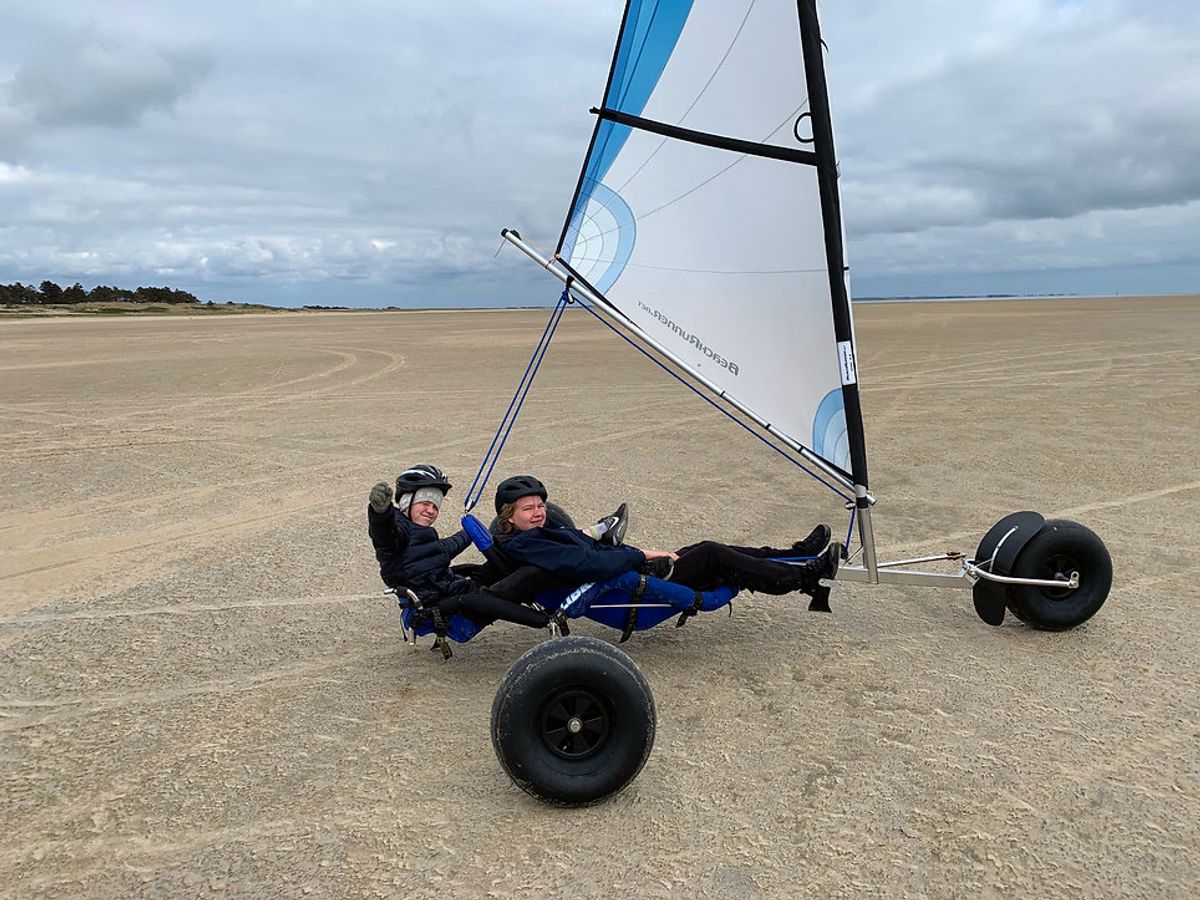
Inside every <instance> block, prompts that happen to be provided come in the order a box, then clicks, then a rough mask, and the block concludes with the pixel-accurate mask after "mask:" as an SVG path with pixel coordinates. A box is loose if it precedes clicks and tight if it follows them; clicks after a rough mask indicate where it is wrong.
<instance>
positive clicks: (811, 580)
mask: <svg viewBox="0 0 1200 900" xmlns="http://www.w3.org/2000/svg"><path fill="white" fill-rule="evenodd" d="M547 495H548V493H547V491H546V487H545V485H543V484H542V483H541V482H540V481H539V480H538V479H536V478H534V477H533V476H531V475H517V476H514V477H513V478H508V479H506V480H505V481H503V482H502V483H501V484H500V486H499V487H498V488H497V489H496V513H497V515H498V516H499V517H500V530H501V535H500V541H499V543H500V547H501V549H502V551H503V552H504V554H505V555H506V556H507V557H508V558H509V559H511V560H512V561H513V562H514V563H515V564H517V565H522V566H526V565H529V566H537V567H539V568H541V569H545V570H546V571H547V572H550V573H551V574H553V575H556V576H558V577H560V578H562V579H564V580H568V581H570V582H571V583H572V584H585V583H587V582H591V581H602V580H604V579H607V578H614V577H616V576H617V575H622V574H624V573H626V572H632V571H640V572H644V573H646V574H648V575H654V576H656V577H659V578H665V579H668V580H670V581H673V582H675V583H677V584H682V585H684V586H685V587H689V588H692V589H693V590H698V591H707V590H712V589H713V588H716V587H719V586H720V585H731V586H733V587H737V588H742V589H746V590H751V591H758V592H760V593H763V594H787V593H791V592H792V591H803V592H804V593H808V594H811V593H812V592H813V590H814V589H815V588H816V587H817V584H818V582H819V580H820V579H821V578H832V577H833V576H834V575H836V574H837V567H838V557H839V556H840V554H841V545H839V544H837V543H832V544H831V543H829V537H830V530H829V526H828V525H818V526H817V527H816V528H814V529H813V531H812V533H811V534H810V535H809V536H808V537H806V538H804V539H803V540H799V541H796V542H795V543H794V544H792V546H791V547H789V548H787V549H780V548H775V547H734V546H730V545H728V544H722V543H718V542H716V541H701V542H700V543H697V544H691V545H689V546H687V547H682V548H680V549H679V550H676V551H673V552H672V551H664V550H639V549H637V548H635V547H630V546H628V545H626V546H624V547H606V546H604V545H602V544H599V543H597V542H596V541H594V540H592V539H590V538H588V537H587V536H585V535H582V534H580V533H579V532H577V531H574V530H573V529H567V528H559V527H556V526H555V525H553V524H552V523H550V522H548V521H547V520H546V508H545V503H546V498H547ZM822 550H823V551H824V552H821V551H822ZM817 553H820V555H819V556H817V557H816V559H813V560H811V561H809V562H805V563H799V564H792V563H785V562H778V561H777V560H776V559H774V558H773V557H791V556H814V555H816V554H817Z"/></svg>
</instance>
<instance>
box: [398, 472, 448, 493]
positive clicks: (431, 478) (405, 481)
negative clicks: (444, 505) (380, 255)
mask: <svg viewBox="0 0 1200 900" xmlns="http://www.w3.org/2000/svg"><path fill="white" fill-rule="evenodd" d="M425 487H431V488H438V489H439V490H441V491H443V492H447V493H448V492H449V491H450V480H449V479H448V478H447V477H446V473H445V472H443V471H442V470H441V469H439V468H438V467H437V466H425V465H420V466H412V467H411V468H408V469H405V470H404V471H403V472H401V473H400V474H399V475H397V476H396V499H397V500H399V499H400V497H402V496H403V495H404V494H411V493H412V492H413V491H417V490H420V489H421V488H425Z"/></svg>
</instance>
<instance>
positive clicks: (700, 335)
mask: <svg viewBox="0 0 1200 900" xmlns="http://www.w3.org/2000/svg"><path fill="white" fill-rule="evenodd" d="M822 54H823V50H822V47H821V42H820V34H819V31H818V26H817V19H816V9H815V0H800V2H799V3H797V0H629V2H628V3H627V5H626V8H625V14H624V18H623V21H622V24H621V31H620V36H619V38H618V42H617V48H616V53H615V55H614V58H613V63H612V69H611V72H610V76H609V82H608V86H607V89H606V90H605V94H604V101H603V106H602V108H601V109H600V110H598V111H597V112H598V115H599V120H598V122H597V127H596V130H595V132H594V134H593V137H592V142H591V146H590V148H589V150H588V154H587V158H586V160H585V162H584V167H583V172H582V174H581V176H580V180H579V184H578V187H577V190H576V195H575V197H574V199H573V201H572V204H571V208H570V212H569V215H568V217H567V222H566V224H565V226H564V228H563V232H562V236H561V238H560V241H559V245H558V248H557V255H558V257H559V259H560V260H561V261H565V262H566V264H567V265H568V267H569V269H570V270H571V272H572V273H573V274H575V275H576V276H577V277H579V278H581V279H582V280H584V281H586V283H587V284H588V285H589V286H590V287H591V288H593V289H594V291H595V292H597V293H598V294H599V295H601V296H602V297H603V299H604V300H605V302H607V303H608V304H609V305H610V306H611V307H612V309H613V310H615V311H616V312H617V313H619V314H620V315H621V316H622V317H624V318H625V319H627V320H628V321H629V322H630V323H632V324H633V325H635V326H636V328H637V329H638V330H640V331H641V332H643V333H644V334H646V335H647V336H649V337H650V338H652V339H653V340H654V341H656V342H658V343H659V344H660V345H661V346H662V347H663V348H665V349H666V350H668V351H669V352H670V354H671V355H672V356H673V357H674V358H675V359H676V360H677V361H679V362H680V363H681V364H682V365H683V366H684V367H685V368H688V369H691V370H692V371H694V372H696V373H698V374H699V375H701V376H703V378H704V379H706V380H707V381H708V382H709V383H710V384H711V385H713V386H715V388H716V389H717V390H718V391H720V392H722V393H723V394H724V395H725V396H726V397H728V398H730V399H731V400H732V401H734V403H735V404H736V405H738V406H739V407H741V408H743V409H744V410H746V411H747V412H749V413H751V414H752V415H753V416H754V417H755V418H757V419H758V420H759V421H760V422H763V423H768V424H769V425H770V426H771V428H772V430H774V431H776V432H778V433H780V434H782V435H784V436H786V437H787V438H788V439H789V440H790V441H791V442H794V443H795V444H796V445H797V446H800V447H802V448H805V449H806V450H808V451H810V452H811V453H812V454H814V455H816V456H817V457H819V458H820V459H822V460H823V461H825V462H826V463H828V464H829V465H830V466H832V467H834V468H835V469H836V470H838V471H840V472H842V473H844V474H845V475H846V476H847V478H848V479H852V480H853V483H855V484H857V485H859V486H861V487H864V488H865V486H866V483H867V482H866V474H867V473H866V455H865V449H864V447H863V437H862V419H861V412H860V407H859V402H858V376H857V366H856V364H855V354H854V337H853V324H852V321H851V317H850V306H849V301H848V286H847V280H846V266H845V262H844V251H843V243H844V242H843V236H842V226H841V215H840V210H839V203H838V195H837V163H836V157H835V156H834V151H833V135H832V128H831V125H830V122H829V111H828V101H827V98H826V93H825V80H824V64H823V59H822Z"/></svg>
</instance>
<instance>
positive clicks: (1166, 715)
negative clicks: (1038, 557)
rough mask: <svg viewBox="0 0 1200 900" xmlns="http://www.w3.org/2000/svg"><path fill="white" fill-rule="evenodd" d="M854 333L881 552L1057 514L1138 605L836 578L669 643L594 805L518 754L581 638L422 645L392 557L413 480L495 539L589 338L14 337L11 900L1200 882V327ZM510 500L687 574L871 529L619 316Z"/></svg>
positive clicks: (578, 325) (6, 857)
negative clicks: (492, 515)
mask: <svg viewBox="0 0 1200 900" xmlns="http://www.w3.org/2000/svg"><path fill="white" fill-rule="evenodd" d="M855 315H856V326H857V332H858V341H859V354H860V364H861V370H860V372H861V377H862V380H863V405H864V411H865V412H864V415H865V418H866V428H867V438H868V448H869V458H870V466H871V487H872V490H873V492H874V493H875V494H876V495H877V497H878V498H879V503H878V506H877V507H876V513H875V527H876V539H877V545H878V547H879V551H880V554H881V556H882V557H884V558H893V559H895V558H904V557H910V556H916V555H925V554H927V553H938V552H942V551H944V550H949V549H957V550H963V551H966V552H968V553H969V552H972V551H974V549H975V545H976V544H977V542H978V540H979V538H980V537H981V536H982V534H983V533H984V532H985V531H986V530H987V529H988V527H989V526H990V525H991V524H992V523H993V522H995V521H996V520H997V519H999V518H1000V517H1001V516H1003V515H1005V514H1006V513H1008V512H1011V511H1014V510H1019V509H1036V510H1039V511H1041V512H1043V513H1045V514H1046V515H1048V516H1059V517H1068V518H1074V519H1078V520H1081V521H1083V522H1084V523H1086V524H1088V525H1089V526H1090V527H1092V528H1093V529H1095V530H1096V531H1097V532H1098V533H1099V534H1100V535H1101V536H1102V537H1103V538H1104V539H1105V541H1106V542H1107V543H1108V546H1109V548H1110V550H1111V552H1112V556H1113V560H1114V569H1115V577H1114V585H1113V590H1112V594H1111V597H1110V599H1109V601H1108V604H1107V605H1106V606H1105V607H1104V608H1103V609H1102V610H1101V612H1100V613H1099V615H1097V616H1096V618H1094V619H1093V620H1092V621H1090V622H1088V623H1087V624H1086V625H1084V626H1082V627H1081V628H1079V629H1077V630H1075V631H1072V632H1068V633H1063V634H1049V633H1043V632H1037V631H1033V630H1030V629H1028V628H1026V627H1025V626H1023V625H1021V624H1020V623H1019V622H1015V621H1013V620H1012V619H1011V618H1010V620H1009V621H1007V622H1006V623H1005V624H1004V626H1003V627H1001V628H998V629H993V628H989V627H988V626H986V625H984V624H982V623H981V622H980V621H979V620H978V619H977V618H976V616H975V613H974V611H973V609H972V607H971V603H970V595H969V593H968V592H966V591H958V590H932V589H926V588H896V587H881V586H874V587H872V586H865V585H838V586H836V587H835V590H834V595H833V608H834V612H833V614H832V615H822V614H817V613H809V612H808V611H807V610H806V604H805V602H804V600H805V599H806V598H803V597H801V596H799V595H793V596H789V597H782V598H771V597H762V596H755V595H745V596H743V597H741V598H739V599H738V600H737V601H735V603H734V612H733V616H732V617H731V618H727V617H726V616H725V615H724V613H720V614H713V615H708V616H701V617H698V618H697V619H694V620H693V621H692V622H691V623H690V624H689V625H688V626H687V627H686V628H682V629H675V628H672V627H669V626H668V627H664V628H660V629H656V630H655V631H652V632H647V633H643V634H640V635H637V636H635V637H634V639H633V640H632V641H631V642H630V643H628V644H626V645H625V648H626V649H627V650H628V652H629V653H630V655H631V656H633V658H634V659H635V660H636V661H637V662H638V664H639V665H640V666H641V668H642V669H643V671H644V672H645V674H646V676H647V678H648V679H649V682H650V684H651V686H652V688H653V690H654V693H655V698H656V700H657V704H658V715H659V731H658V740H657V743H656V746H655V749H654V752H653V754H652V755H651V757H650V760H649V762H648V763H647V765H646V767H645V769H644V770H643V772H642V774H641V775H640V777H639V778H638V779H637V780H636V781H635V782H634V784H633V785H632V786H631V787H630V788H629V789H628V790H627V791H626V792H624V793H623V794H621V795H620V796H618V797H617V798H615V799H614V800H612V801H610V802H608V803H605V804H602V805H599V806H596V807H593V808H590V809H584V810H558V809H551V808H547V807H544V806H541V805H539V804H538V803H536V802H535V801H533V800H531V799H530V798H528V797H527V796H526V795H524V794H523V793H521V792H520V791H519V790H517V789H516V788H515V787H514V786H513V785H512V784H511V783H510V782H509V781H508V779H507V778H506V777H505V775H504V774H503V773H502V771H501V769H500V767H499V765H498V763H497V762H496V759H495V757H494V755H493V753H492V749H491V745H490V741H489V731H488V729H489V719H488V717H489V710H490V705H491V701H492V696H493V693H494V691H495V688H496V686H497V684H498V683H499V681H500V679H501V677H502V676H503V674H504V672H505V670H506V669H507V667H508V666H509V664H510V663H511V662H512V661H513V660H515V659H516V658H517V656H519V655H520V654H521V653H522V652H524V651H525V650H526V649H528V648H529V647H531V646H533V645H534V644H535V643H536V642H538V641H539V640H541V638H542V635H540V634H536V633H534V632H531V631H525V630H522V629H519V628H517V627H514V626H499V627H496V628H493V629H490V630H488V631H487V632H485V633H484V634H483V635H482V636H481V637H480V638H478V639H476V640H475V641H473V642H471V643H469V644H467V645H464V646H462V647H459V648H458V649H457V652H456V654H455V657H454V659H453V660H452V661H450V662H449V663H447V664H444V663H442V662H441V660H440V659H439V658H436V657H435V656H434V654H431V653H430V652H428V651H427V650H426V649H424V647H422V648H420V649H418V650H410V649H409V648H407V647H406V646H405V645H404V644H403V643H402V641H401V636H400V631H399V627H398V622H397V616H396V612H395V609H394V608H393V607H392V606H390V605H389V603H388V602H387V601H386V600H385V598H384V597H383V596H382V595H381V594H380V591H379V588H380V585H379V583H378V579H377V575H376V571H375V567H374V561H373V558H372V555H371V552H370V547H369V544H368V541H367V537H366V533H365V512H364V510H365V496H366V492H367V490H368V489H369V487H370V485H371V484H372V483H374V482H375V481H377V480H380V479H387V478H390V477H392V476H394V475H395V473H396V472H397V471H398V469H399V468H400V467H401V466H403V465H405V464H408V463H412V462H419V461H431V462H436V463H437V464H439V465H441V466H443V467H444V468H446V469H448V470H449V471H450V472H452V473H453V475H454V476H455V481H456V487H455V490H454V492H453V493H452V494H451V500H452V501H454V502H451V503H450V504H449V505H448V509H447V511H446V519H448V520H450V521H453V520H454V519H455V518H456V516H457V513H458V511H459V503H458V502H457V501H460V500H461V498H462V497H463V495H464V493H465V488H466V487H467V486H468V485H469V483H470V479H471V477H472V476H473V475H474V472H475V468H476V466H477V465H478V461H479V459H480V457H481V456H482V454H483V452H484V451H485V449H486V448H487V444H488V442H489V441H490V439H491V435H492V433H493V431H494V429H495V426H496V424H497V422H498V420H499V418H500V416H501V414H502V413H503V411H504V408H505V406H506V405H507V403H508V398H509V396H510V395H511V392H512V390H513V388H514V387H515V383H516V381H517V379H518V378H519V376H520V373H521V371H522V370H523V368H524V365H525V362H526V361H527V359H528V356H529V353H530V352H531V350H532V348H533V345H534V343H535V342H536V340H537V337H538V335H539V334H540V333H541V328H542V326H543V324H544V322H545V319H546V316H547V312H545V311H503V312H501V311H491V312H478V311H477V312H408V313H321V314H313V313H307V314H303V315H295V316H291V315H270V316H261V317H260V316H239V317H237V318H222V319H202V318H188V317H184V318H179V317H172V318H147V319H137V320H129V319H105V320H78V319H61V320H48V319H43V320H25V321H3V322H0V435H2V436H0V459H2V460H3V466H2V467H0V489H2V493H3V496H4V498H5V500H4V504H3V508H2V510H0V772H2V774H3V785H4V790H3V794H2V796H0V827H2V829H3V833H4V835H5V839H4V842H3V847H2V848H0V895H4V896H13V897H42V896H46V897H60V896H62V897H69V896H71V897H82V896H87V897H101V898H102V897H137V896H186V897H192V896H210V895H211V896H236V897H261V896H300V895H304V894H308V895H311V896H346V897H447V896H463V897H478V896H496V897H509V896H517V897H537V896H562V895H567V894H570V895H572V896H578V897H615V896H620V897H737V898H749V897H784V896H786V897H791V896H814V897H833V896H847V897H859V896H878V895H884V896H935V897H951V896H964V895H987V896H997V895H1005V896H1039V897H1079V896H1089V897H1095V896H1113V897H1116V896H1120V897H1136V896H1147V897H1190V896H1194V892H1195V890H1196V885H1197V884H1200V849H1198V848H1200V799H1198V798H1200V692H1198V690H1197V674H1196V673H1197V665H1196V659H1197V657H1198V656H1200V637H1198V629H1197V626H1196V614H1197V612H1198V605H1197V589H1196V582H1197V573H1198V571H1200V565H1198V564H1197V563H1196V562H1195V555H1196V554H1195V550H1194V548H1195V546H1196V545H1197V543H1198V539H1200V524H1197V523H1200V402H1198V401H1197V397H1198V396H1200V298H1124V299H1098V300H1074V299H1072V300H1053V301H1012V302H1008V301H1005V302H970V303H925V304H914V303H903V304H864V305H859V306H858V307H856V310H855ZM498 471H503V472H504V473H512V472H517V471H533V472H535V473H537V474H538V475H540V476H541V477H542V478H543V480H545V481H546V482H548V483H549V484H550V485H551V487H552V490H553V496H554V499H556V500H557V501H558V502H559V503H561V504H562V505H563V506H565V507H566V508H567V509H569V510H570V511H572V512H573V513H575V514H576V516H577V517H578V518H580V519H588V518H590V517H592V516H595V515H599V514H602V513H605V512H608V511H610V510H611V508H612V507H613V506H615V505H616V503H617V502H618V501H620V500H627V501H629V502H630V504H631V506H632V508H633V521H632V525H631V528H630V534H629V538H628V539H629V541H630V542H631V543H634V544H637V545H640V546H644V547H671V546H678V545H680V544H683V543H687V542H690V541H692V540H696V539H698V538H701V537H712V538H719V539H724V540H727V541H730V542H735V543H748V542H753V543H765V542H770V543H774V542H776V541H787V540H791V539H793V538H795V537H799V536H801V535H802V534H804V533H807V531H808V530H809V528H810V527H811V525H812V524H813V522H814V521H816V520H826V521H830V522H831V523H832V524H833V525H834V527H835V531H836V530H838V529H842V530H843V533H844V529H845V528H846V526H847V517H846V513H845V511H844V510H843V509H842V506H841V501H840V499H839V498H838V497H836V496H835V495H833V494H832V493H830V492H829V491H827V490H826V489H824V488H822V487H821V486H820V485H818V484H816V483H815V482H811V481H810V480H808V479H807V478H806V477H804V476H800V477H796V475H795V473H794V470H793V469H792V467H791V466H790V464H788V463H787V462H786V461H783V460H781V459H777V458H773V457H771V456H770V455H768V454H765V453H763V452H762V450H761V447H760V445H759V444H758V443H757V441H755V440H754V439H753V438H752V437H750V436H748V435H745V434H744V433H743V432H741V431H740V430H738V429H737V428H735V427H734V426H732V425H731V424H729V423H728V422H726V421H725V420H724V419H722V418H721V417H719V416H717V415H716V414H715V413H713V412H711V410H710V409H709V408H708V407H707V406H706V405H705V404H704V403H703V402H701V401H700V400H698V399H697V398H695V397H693V396H691V395H690V394H688V393H687V392H685V391H683V390H682V389H681V388H679V386H678V385H676V384H675V383H674V382H672V381H670V380H669V379H667V378H666V377H665V376H663V375H662V374H660V373H658V372H657V370H655V369H653V368H652V367H651V366H650V365H649V364H648V363H646V362H645V361H644V360H642V359H641V358H640V357H638V356H637V355H635V354H633V353H632V352H631V351H630V350H629V349H628V348H627V347H626V346H625V345H624V344H623V343H621V342H619V341H618V340H616V339H615V338H614V337H613V336H611V335H610V334H609V333H608V332H607V331H605V330H604V329H602V328H600V327H599V326H597V325H595V324H594V323H592V322H591V321H590V319H588V318H586V317H585V316H584V315H583V314H581V313H578V312H575V313H573V314H571V315H568V317H567V320H566V321H565V322H564V324H563V326H562V328H561V329H560V334H559V336H558V338H557V339H556V342H555V345H554V347H553V349H552V350H551V353H550V355H549V357H548V359H547V361H546V363H545V365H544V366H543V370H542V373H541V375H540V376H539V380H538V383H537V385H536V386H535V388H534V391H533V394H532V395H531V399H530V401H529V402H528V403H527V404H526V407H525V411H524V413H523V414H522V418H521V420H520V422H519V423H518V426H517V428H516V430H515V432H514V435H513V437H512V439H511V440H510V443H509V448H508V450H507V452H506V455H505V458H504V460H503V462H502V463H501V466H500V468H499V470H498ZM493 483H494V482H493ZM443 530H444V531H445V529H443ZM472 552H473V551H472ZM576 633H584V634H593V635H596V636H600V637H604V638H606V639H610V640H615V638H616V636H617V635H616V633H615V632H612V631H607V630H605V629H603V628H601V627H600V626H598V625H594V624H590V623H583V624H580V625H578V627H577V628H576Z"/></svg>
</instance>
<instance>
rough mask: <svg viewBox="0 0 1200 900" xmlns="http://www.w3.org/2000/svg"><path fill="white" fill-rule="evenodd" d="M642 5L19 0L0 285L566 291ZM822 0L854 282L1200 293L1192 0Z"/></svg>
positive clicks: (594, 0) (7, 69)
mask: <svg viewBox="0 0 1200 900" xmlns="http://www.w3.org/2000/svg"><path fill="white" fill-rule="evenodd" d="M726 2H748V0H726ZM622 5H623V4H622V3H621V2H618V0H522V2H520V3H500V2H494V0H493V2H484V0H459V2H454V3H432V2H416V0H407V2H395V0H392V2H383V0H339V2H337V3H331V2H325V0H287V2H285V0H274V2H270V3H266V2H255V0H238V2H228V0H205V2H204V3H190V4H181V3H171V4H166V3H161V2H151V0H93V2H85V0H55V2H54V3H29V2H26V0H0V21H2V22H3V23H4V27H3V29H2V30H0V283H9V282H12V281H23V282H25V283H34V284H37V283H39V282H40V281H41V280H43V279H46V278H48V279H51V280H54V281H57V282H58V283H60V284H63V285H67V284H71V283H73V282H75V281H79V282H80V283H82V284H83V285H84V286H85V287H88V288H90V287H92V286H94V285H96V284H111V285H116V286H120V287H136V286H138V285H143V284H146V285H158V286H170V287H176V288H182V289H185V290H190V291H192V292H193V293H195V294H197V295H198V296H199V297H201V298H202V299H211V300H216V301H223V300H242V301H250V302H265V303H273V304H279V305H300V304H306V303H322V304H338V305H353V306H377V305H389V304H395V305H422V306H424V305H451V306H460V305H463V306H465V305H509V304H543V303H552V302H553V300H554V299H555V296H556V288H555V283H554V282H552V281H551V280H550V279H549V278H548V277H547V276H546V275H545V274H544V273H541V272H540V271H539V270H538V269H537V267H536V266H533V265H532V264H530V263H529V262H528V261H527V260H525V259H524V258H523V257H521V256H520V255H519V254H518V253H516V252H514V251H512V250H511V249H509V250H505V251H504V252H503V253H502V254H500V256H499V257H496V256H495V255H494V254H495V252H496V249H497V247H498V244H499V238H498V231H499V229H500V228H501V227H504V226H510V227H516V228H518V229H520V230H521V231H522V233H524V234H525V235H526V236H528V237H531V238H532V239H534V240H535V241H538V242H540V243H544V244H551V245H552V244H553V243H554V241H555V240H556V238H557V236H558V231H559V229H560V227H561V224H562V219H563V217H564V215H565V212H566V205H567V203H568V202H569V200H570V196H571V192H572V190H573V189H574V185H575V180H576V178H577V176H578V171H579V166H580V163H581V161H582V156H583V152H584V150H585V148H586V144H587V140H588V137H589V135H590V133H591V129H592V126H593V119H592V117H591V116H590V115H588V113H587V110H588V108H589V107H590V106H592V105H594V104H596V103H598V102H599V100H600V99H601V94H602V91H603V84H604V79H605V77H606V75H607V70H608V65H609V57H610V54H611V52H612V44H613V40H614V38H615V34H616V28H617V24H618V22H619V18H620V10H621V8H622ZM822 9H823V28H824V33H825V38H826V42H827V44H828V45H829V48H830V55H829V78H830V86H831V93H832V99H833V105H834V114H835V119H836V122H835V124H836V127H837V137H838V145H839V146H838V149H839V155H840V158H841V164H842V192H843V205H844V213H845V217H846V229H847V235H848V238H849V255H850V261H851V265H852V268H853V287H854V293H855V295H856V296H859V297H862V296H886V295H934V294H979V293H1041V292H1045V293H1063V292H1066V293H1079V294H1111V293H1193V292H1200V3H1198V2H1196V0H969V2H963V0H909V2H906V3H896V2H894V0H825V2H824V3H823V7H822Z"/></svg>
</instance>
